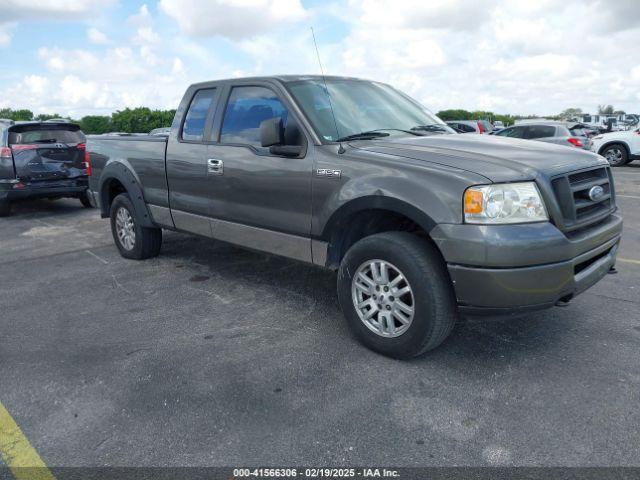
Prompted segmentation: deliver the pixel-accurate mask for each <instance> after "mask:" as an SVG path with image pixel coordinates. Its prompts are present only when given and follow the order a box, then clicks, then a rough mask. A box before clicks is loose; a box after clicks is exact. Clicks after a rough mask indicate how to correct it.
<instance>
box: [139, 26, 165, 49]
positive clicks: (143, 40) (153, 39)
mask: <svg viewBox="0 0 640 480" xmlns="http://www.w3.org/2000/svg"><path fill="white" fill-rule="evenodd" d="M133 41H134V43H137V44H142V45H144V44H153V43H158V42H160V36H159V35H158V34H157V33H156V32H155V31H154V30H153V28H152V27H140V28H138V30H137V31H136V36H135V38H134V39H133Z"/></svg>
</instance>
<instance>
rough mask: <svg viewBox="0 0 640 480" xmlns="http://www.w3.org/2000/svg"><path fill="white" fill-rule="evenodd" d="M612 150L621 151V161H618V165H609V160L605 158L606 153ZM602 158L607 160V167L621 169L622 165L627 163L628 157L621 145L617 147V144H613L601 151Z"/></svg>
mask: <svg viewBox="0 0 640 480" xmlns="http://www.w3.org/2000/svg"><path fill="white" fill-rule="evenodd" d="M614 148H618V149H620V150H621V151H622V160H621V161H620V163H611V162H610V161H609V159H608V158H607V152H608V151H609V150H612V149H614ZM602 156H603V157H605V158H607V161H608V162H609V165H611V166H612V167H622V166H623V165H626V163H627V162H628V160H629V159H628V156H627V151H626V149H625V148H624V147H623V146H622V145H618V144H614V145H609V146H608V147H606V148H605V149H604V150H603V151H602Z"/></svg>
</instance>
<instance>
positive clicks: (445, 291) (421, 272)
mask: <svg viewBox="0 0 640 480" xmlns="http://www.w3.org/2000/svg"><path fill="white" fill-rule="evenodd" d="M374 259H377V260H382V261H385V262H388V263H389V264H391V265H392V266H394V267H397V269H398V270H399V271H400V272H401V273H402V274H403V275H404V277H405V278H406V279H407V281H408V283H409V284H410V286H411V289H412V290H413V308H414V316H413V321H411V323H410V324H409V327H408V328H407V329H406V331H405V332H404V333H402V334H400V335H399V336H396V337H383V336H381V335H379V334H377V333H374V332H373V331H372V330H371V329H370V328H369V327H367V325H365V322H364V321H363V320H361V319H360V316H359V315H358V312H357V310H356V306H355V304H354V300H353V295H352V283H353V277H354V275H356V273H357V271H358V269H359V268H360V267H361V266H362V265H363V264H365V262H368V261H369V260H374ZM392 298H393V297H392ZM338 299H339V302H340V306H341V308H342V312H343V314H344V316H345V317H346V319H347V323H348V325H349V328H350V329H351V331H352V332H353V334H354V336H355V337H356V338H357V339H358V340H359V341H360V342H361V343H363V344H364V345H365V346H367V347H369V348H370V349H372V350H374V351H376V352H379V353H382V354H383V355H387V356H390V357H394V358H401V359H407V358H412V357H416V356H418V355H421V354H423V353H425V352H427V351H428V350H432V349H434V348H436V347H437V346H438V345H440V344H441V343H442V342H443V341H444V339H445V338H447V336H448V335H449V334H450V333H451V329H452V328H453V326H454V324H455V322H456V319H457V316H458V312H457V305H456V300H455V295H454V292H453V286H452V283H451V279H450V277H449V272H448V271H447V269H446V265H445V263H444V260H443V259H442V257H441V256H440V253H439V252H438V251H437V249H436V248H435V247H434V246H433V245H432V244H431V243H429V242H428V241H426V240H424V239H422V238H420V237H418V236H416V235H413V234H410V233H407V232H385V233H379V234H376V235H371V236H369V237H365V238H363V239H362V240H360V241H358V242H357V243H356V244H354V245H353V246H352V247H351V248H350V249H349V251H348V252H347V254H346V255H345V257H344V259H343V260H342V262H341V264H340V269H339V271H338ZM385 308H386V307H385ZM394 322H395V320H394Z"/></svg>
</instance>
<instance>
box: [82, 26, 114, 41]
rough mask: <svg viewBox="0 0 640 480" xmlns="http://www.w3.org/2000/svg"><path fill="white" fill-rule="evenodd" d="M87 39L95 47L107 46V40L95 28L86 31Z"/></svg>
mask: <svg viewBox="0 0 640 480" xmlns="http://www.w3.org/2000/svg"><path fill="white" fill-rule="evenodd" d="M87 39H88V40H89V41H90V42H91V43H94V44H96V45H107V44H108V43H110V42H109V38H108V37H107V36H106V35H105V34H104V33H103V32H101V31H100V30H98V29H97V28H94V27H91V28H89V29H88V30H87Z"/></svg>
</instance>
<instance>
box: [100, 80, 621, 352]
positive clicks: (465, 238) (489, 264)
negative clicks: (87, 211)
mask: <svg viewBox="0 0 640 480" xmlns="http://www.w3.org/2000/svg"><path fill="white" fill-rule="evenodd" d="M88 150H89V152H90V163H91V167H92V171H93V174H92V176H91V178H90V187H91V191H92V195H93V196H94V197H95V199H96V201H97V202H98V203H99V206H100V209H101V214H102V217H104V218H109V217H110V219H111V228H112V232H113V237H114V240H115V243H116V245H117V247H118V249H119V250H120V252H121V254H122V255H123V256H124V257H126V258H132V259H145V258H149V257H152V256H155V255H157V254H158V253H159V251H160V247H161V242H162V229H169V230H177V231H181V232H190V233H193V234H197V235H201V236H205V237H209V238H212V239H216V240H222V241H225V242H230V243H233V244H237V245H240V246H243V247H247V248H250V249H255V250H261V251H265V252H270V253H274V254H278V255H283V256H286V257H290V258H293V259H296V260H301V261H305V262H310V263H313V264H316V265H321V266H324V267H327V268H330V269H334V270H337V271H338V275H337V284H338V285H337V288H338V301H339V303H340V305H341V308H342V310H343V312H344V315H345V317H346V319H347V322H348V324H349V326H350V328H351V330H352V331H353V333H354V334H355V336H356V337H357V338H358V339H359V340H360V341H361V342H363V343H364V344H365V345H367V346H368V347H370V348H372V349H374V350H376V351H378V352H381V353H384V354H386V355H390V356H393V357H398V358H408V357H412V356H415V355H419V354H421V353H423V352H425V351H427V350H430V349H432V348H435V347H436V346H438V345H439V344H440V343H441V342H442V341H443V340H444V339H445V338H446V337H447V335H448V334H449V332H450V331H451V329H452V327H453V325H454V322H455V320H456V318H457V316H458V315H459V314H460V313H462V314H513V313H517V312H526V311H528V310H535V309H541V308H546V307H551V306H553V305H556V304H566V302H568V301H570V300H571V298H572V297H574V296H575V295H577V294H579V293H580V292H582V291H584V290H585V289H587V288H589V287H590V286H592V285H593V284H594V283H596V282H597V281H598V280H600V279H601V278H602V277H603V276H604V275H605V274H606V273H607V272H608V271H610V270H611V269H612V268H613V267H614V264H615V259H616V252H617V249H618V244H619V242H620V237H621V232H622V219H621V216H620V214H619V212H618V209H617V208H616V202H615V192H614V184H613V177H612V176H611V172H610V168H609V165H608V163H607V161H606V160H605V159H603V158H602V157H600V156H598V155H596V154H594V153H589V152H586V151H583V150H578V149H573V150H572V149H568V148H565V147H562V146H557V145H548V144H544V143H540V142H528V141H526V140H518V139H511V138H496V137H489V136H484V135H459V134H456V133H455V132H454V131H453V130H451V129H450V128H449V127H448V126H447V125H446V124H445V123H443V122H442V121H441V120H440V119H438V118H437V117H436V116H434V115H433V114H431V113H430V112H429V111H428V110H427V109H426V108H424V107H423V106H421V105H420V104H419V103H418V102H416V101H414V100H412V99H411V98H409V97H408V96H406V95H404V94H403V93H401V92H399V91H397V90H395V89H393V88H392V87H390V86H388V85H385V84H382V83H377V82H372V81H365V80H358V79H352V78H342V77H326V78H323V77H315V76H280V77H262V78H246V79H233V80H220V81H213V82H206V83H199V84H196V85H192V86H191V87H189V89H188V90H187V92H186V93H185V95H184V98H183V100H182V102H181V103H180V106H179V108H178V110H177V112H176V115H175V119H174V121H173V125H172V128H171V132H170V134H169V135H168V137H162V136H151V135H150V136H139V135H136V136H131V137H126V136H114V137H109V136H94V137H89V139H88Z"/></svg>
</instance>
